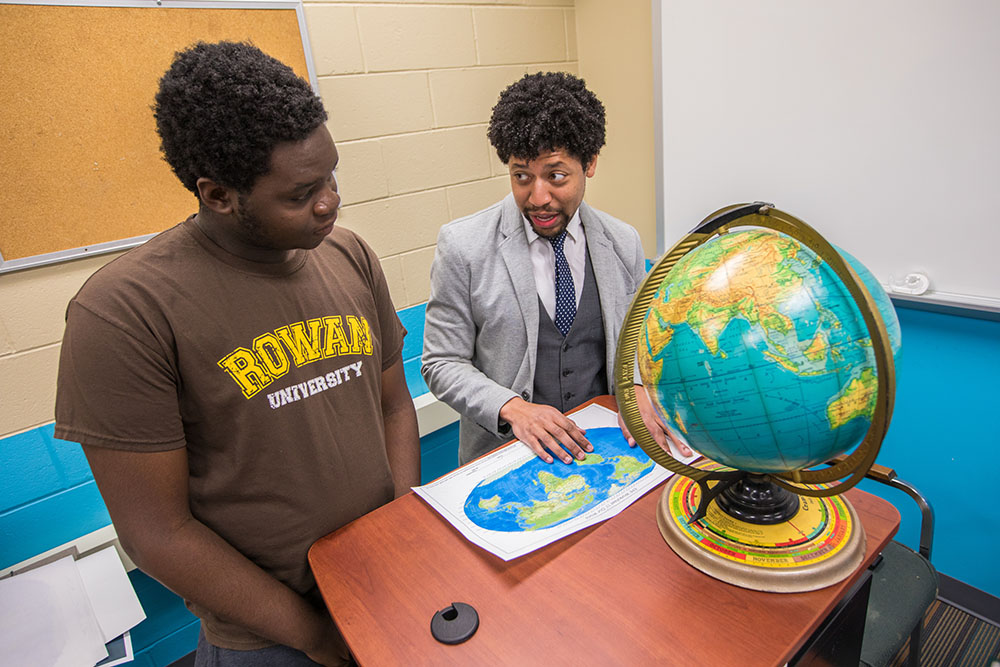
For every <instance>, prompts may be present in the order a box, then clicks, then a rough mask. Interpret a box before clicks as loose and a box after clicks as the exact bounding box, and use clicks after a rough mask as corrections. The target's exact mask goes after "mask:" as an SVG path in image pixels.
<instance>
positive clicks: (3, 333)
mask: <svg viewBox="0 0 1000 667" xmlns="http://www.w3.org/2000/svg"><path fill="white" fill-rule="evenodd" d="M16 351H17V348H15V347H14V342H13V341H12V340H11V337H10V334H9V333H7V327H6V326H5V325H4V323H3V320H0V357H2V356H3V355H5V354H13V353H14V352H16Z"/></svg>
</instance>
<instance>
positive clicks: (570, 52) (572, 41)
mask: <svg viewBox="0 0 1000 667" xmlns="http://www.w3.org/2000/svg"><path fill="white" fill-rule="evenodd" d="M563 16H564V17H565V19H566V60H576V58H577V51H576V12H574V11H573V10H572V9H567V10H566V11H565V12H563Z"/></svg>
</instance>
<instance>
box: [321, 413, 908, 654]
mask: <svg viewBox="0 0 1000 667" xmlns="http://www.w3.org/2000/svg"><path fill="white" fill-rule="evenodd" d="M596 401H597V402H599V403H601V402H602V400H601V399H596ZM605 404H606V403H605ZM609 407H612V408H614V402H613V399H611V405H610V406H609ZM662 488H663V486H662V485H660V486H658V487H656V489H654V490H653V491H651V492H650V493H647V494H646V495H645V496H644V497H642V498H641V499H639V500H638V501H636V502H635V503H634V504H632V505H631V506H630V507H628V508H627V509H625V510H624V511H623V512H622V513H621V514H619V515H618V516H616V517H614V518H612V519H609V520H608V521H605V522H603V523H600V524H597V525H596V526H591V527H590V528H586V529H584V530H582V531H580V532H578V533H575V534H573V535H571V536H569V537H567V538H564V539H563V540H560V541H558V542H556V543H554V544H552V545H550V546H547V547H545V548H543V549H540V550H538V551H535V552H533V553H530V554H528V555H526V556H522V557H521V558H518V559H516V560H513V561H509V562H505V561H503V560H501V559H500V558H498V557H496V556H494V555H492V554H490V553H488V552H486V551H483V550H482V549H480V548H479V547H477V546H475V545H473V544H471V543H470V542H468V541H467V540H466V539H465V538H464V537H462V535H461V534H460V533H458V531H457V530H455V529H454V528H453V527H452V526H451V524H449V523H448V522H447V521H446V520H445V519H444V518H442V517H441V516H440V515H439V514H437V512H435V511H434V510H433V509H431V508H430V507H429V506H428V505H427V504H426V503H424V502H423V501H422V500H421V499H420V498H419V497H417V496H416V495H415V494H413V493H409V494H407V495H406V496H403V497H401V498H398V499H396V500H395V501H393V502H391V503H389V504H388V505H385V506H383V507H381V508H379V509H377V510H375V511H374V512H371V513H369V514H367V515H365V516H363V517H361V518H359V519H357V520H356V521H354V522H352V523H350V524H348V525H347V526H344V527H343V528H341V529H340V530H338V531H336V532H334V533H332V534H330V535H328V536H326V537H324V538H322V539H320V540H319V541H317V542H316V544H315V545H314V546H313V548H312V549H311V550H310V552H309V560H310V563H311V565H312V568H313V572H314V573H315V574H316V579H317V581H318V583H319V587H320V590H321V592H322V594H323V597H324V599H325V600H326V603H327V606H328V607H329V608H330V609H331V610H332V613H333V617H334V620H335V621H336V622H337V626H338V627H339V628H340V630H341V632H342V633H343V635H344V637H345V638H346V639H347V643H348V645H349V646H350V647H351V650H352V651H353V652H354V654H355V656H356V657H357V659H358V662H359V663H361V664H362V665H392V664H407V665H415V664H434V665H448V664H454V665H473V664H518V665H533V664H545V665H562V664H566V665H579V664H654V663H655V664H680V665H699V664H717V665H724V664H733V665H735V664H739V665H776V664H784V663H786V662H787V661H788V660H789V659H790V658H791V657H792V656H793V655H794V654H795V652H796V651H797V650H798V649H799V648H800V647H801V646H802V645H803V644H804V643H805V641H806V640H807V639H808V638H809V637H810V636H811V635H812V633H813V631H814V630H815V629H816V628H817V627H818V626H819V624H820V623H821V622H822V621H823V619H824V618H825V617H826V616H827V615H828V614H829V612H830V611H831V610H832V609H833V608H834V606H836V604H837V602H838V601H839V600H840V599H841V597H842V596H843V595H844V594H845V593H846V592H847V591H848V590H849V588H850V586H851V584H852V583H853V582H854V581H856V580H857V578H858V577H859V576H860V575H861V573H862V572H863V571H864V569H865V568H866V567H867V566H868V565H869V564H870V563H871V562H872V560H874V558H875V555H876V554H877V553H879V552H880V551H881V550H882V548H883V547H884V546H885V544H886V543H888V541H889V540H890V539H891V537H892V535H893V534H895V532H896V529H897V528H898V526H899V512H898V511H897V510H896V508H895V507H893V506H892V505H891V504H889V503H888V502H886V501H885V500H882V499H881V498H878V497H876V496H873V495H871V494H868V493H865V492H863V491H859V490H857V489H852V490H850V491H848V492H847V494H846V497H847V498H848V499H849V500H850V502H851V503H852V505H853V506H854V508H855V510H856V511H857V513H858V516H859V517H860V518H861V522H862V524H863V525H864V527H865V533H866V547H865V558H864V562H863V563H862V565H861V567H859V568H858V570H857V571H856V573H855V574H854V575H853V576H852V577H849V578H848V579H847V580H845V581H843V582H841V583H839V584H835V585H833V586H829V587H827V588H824V589H821V590H818V591H811V592H808V593H794V594H787V593H785V594H782V593H762V592H759V591H751V590H747V589H742V588H738V587H736V586H733V585H731V584H727V583H724V582H722V581H719V580H716V579H713V578H712V577H710V576H708V575H706V574H703V573H701V572H699V571H697V570H695V569H694V568H692V567H691V566H690V565H688V564H687V563H686V562H684V561H683V560H682V559H681V558H680V557H678V556H677V555H676V554H674V552H673V551H672V550H671V549H670V547H669V546H667V544H666V542H664V540H663V538H662V537H661V536H660V532H659V529H658V528H657V525H656V503H657V501H658V499H659V497H660V494H661V492H662ZM453 602H465V603H468V604H471V605H472V606H473V607H475V608H476V610H477V611H478V612H479V619H480V624H479V630H478V631H477V632H476V634H475V635H474V636H473V637H472V638H471V639H469V640H468V641H466V642H465V643H463V644H458V645H454V646H448V645H445V644H440V643H438V642H437V641H436V640H435V639H434V638H433V637H432V636H431V633H430V622H431V617H432V616H433V615H434V613H435V612H436V611H438V610H439V609H443V608H445V607H447V606H449V605H450V604H452V603H453Z"/></svg>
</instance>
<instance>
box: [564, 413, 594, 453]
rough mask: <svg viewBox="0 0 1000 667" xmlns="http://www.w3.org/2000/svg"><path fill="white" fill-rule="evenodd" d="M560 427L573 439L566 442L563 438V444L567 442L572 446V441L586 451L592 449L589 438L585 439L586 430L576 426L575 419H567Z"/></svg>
mask: <svg viewBox="0 0 1000 667" xmlns="http://www.w3.org/2000/svg"><path fill="white" fill-rule="evenodd" d="M562 429H563V431H564V432H565V433H566V435H567V436H568V437H569V438H571V439H572V441H573V442H570V443H567V442H566V441H565V440H563V441H562V442H563V444H569V445H570V446H571V447H572V446H573V443H576V445H577V446H579V448H580V449H581V450H586V451H588V452H592V451H594V446H593V445H592V444H590V440H587V431H585V430H584V429H582V428H580V427H579V426H577V425H576V422H575V421H573V420H572V419H567V420H566V423H565V424H563V425H562Z"/></svg>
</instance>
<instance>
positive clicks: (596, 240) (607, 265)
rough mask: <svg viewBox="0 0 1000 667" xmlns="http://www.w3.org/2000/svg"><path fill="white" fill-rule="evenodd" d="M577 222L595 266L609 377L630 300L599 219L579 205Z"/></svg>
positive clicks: (618, 260) (616, 256)
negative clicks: (615, 344)
mask: <svg viewBox="0 0 1000 667" xmlns="http://www.w3.org/2000/svg"><path fill="white" fill-rule="evenodd" d="M580 222H581V223H582V224H583V229H584V233H585V234H586V235H587V252H588V253H589V254H590V261H591V263H593V266H594V278H595V279H596V280H597V294H598V296H599V297H600V298H601V319H602V321H603V324H604V337H605V339H606V340H607V344H606V348H607V355H606V357H607V359H606V361H607V364H608V374H609V377H610V376H611V374H612V373H613V371H612V369H613V368H614V363H615V359H614V357H615V346H614V345H613V343H614V342H615V341H617V340H618V332H619V330H620V329H621V326H622V321H623V320H624V319H625V308H626V307H627V305H628V302H629V300H630V299H631V294H629V293H628V292H629V290H627V289H626V286H625V281H624V280H623V274H622V269H621V260H620V259H619V258H618V255H617V254H616V253H615V250H614V247H613V246H612V244H611V239H610V238H608V235H607V233H606V232H605V231H604V225H603V224H602V223H601V220H600V219H599V218H598V217H597V216H596V215H594V213H593V212H592V211H591V210H590V207H589V206H587V204H585V203H581V204H580Z"/></svg>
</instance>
